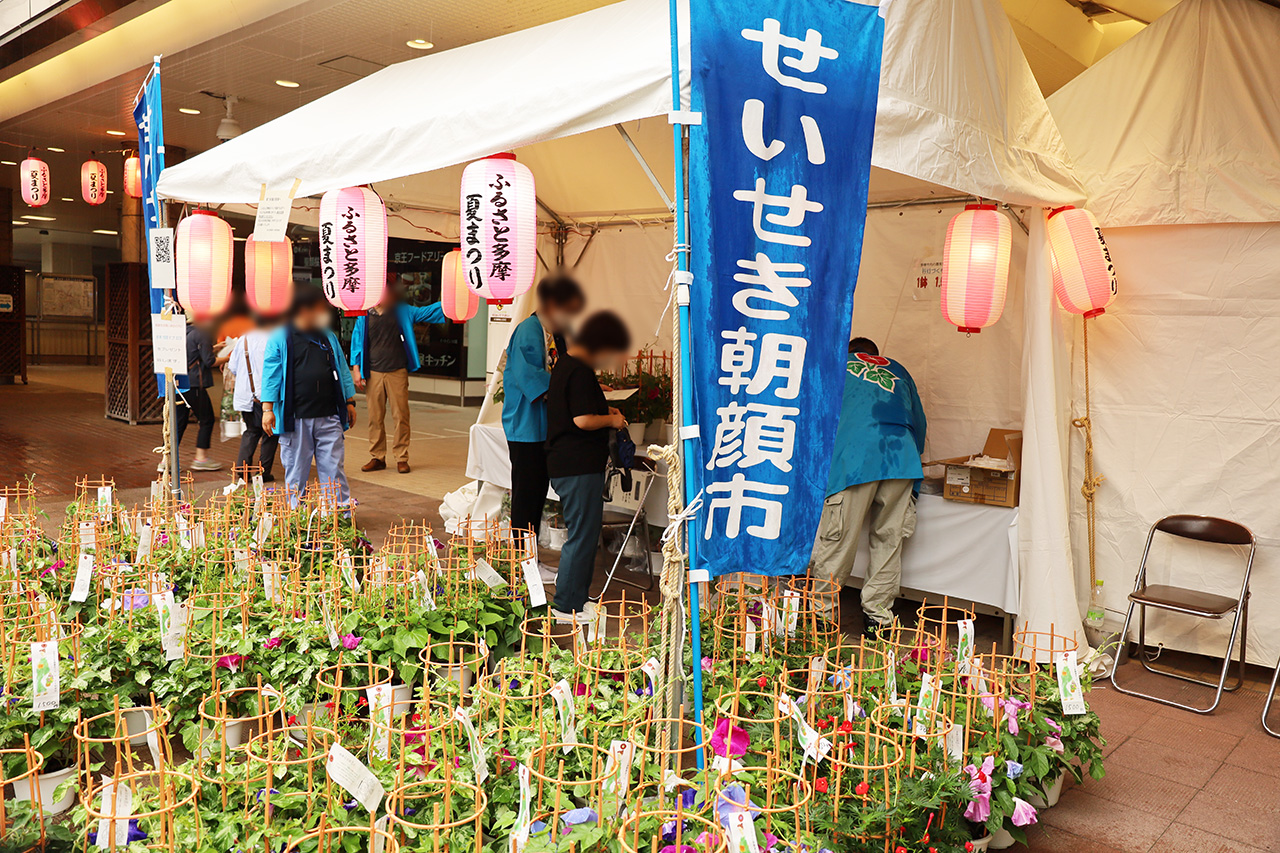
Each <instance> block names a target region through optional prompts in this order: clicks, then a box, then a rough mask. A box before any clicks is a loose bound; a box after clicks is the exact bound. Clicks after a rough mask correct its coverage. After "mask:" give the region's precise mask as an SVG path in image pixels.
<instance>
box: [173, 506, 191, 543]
mask: <svg viewBox="0 0 1280 853" xmlns="http://www.w3.org/2000/svg"><path fill="white" fill-rule="evenodd" d="M173 521H174V523H175V524H176V525H177V526H178V544H179V545H181V546H182V547H183V549H184V550H186V551H190V550H191V522H190V521H188V520H187V517H186V516H185V515H183V514H182V513H178V514H177V515H175V516H174V517H173Z"/></svg>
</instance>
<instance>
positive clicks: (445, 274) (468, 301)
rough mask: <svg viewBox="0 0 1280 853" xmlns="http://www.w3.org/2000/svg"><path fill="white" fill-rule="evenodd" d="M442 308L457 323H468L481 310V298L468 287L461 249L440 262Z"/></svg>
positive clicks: (446, 255) (449, 253) (445, 314)
mask: <svg viewBox="0 0 1280 853" xmlns="http://www.w3.org/2000/svg"><path fill="white" fill-rule="evenodd" d="M440 308H441V309H442V310H443V311H444V316H446V317H448V318H449V319H450V320H452V321H453V322H455V323H465V322H467V321H468V320H470V319H471V318H472V317H474V316H476V311H478V310H479V309H480V297H478V296H476V295H475V294H474V293H472V292H471V288H469V287H467V279H466V276H465V275H464V273H463V262H462V250H461V249H454V250H453V251H451V252H448V253H446V254H445V256H444V260H443V261H441V262H440Z"/></svg>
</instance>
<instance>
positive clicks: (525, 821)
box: [508, 764, 533, 853]
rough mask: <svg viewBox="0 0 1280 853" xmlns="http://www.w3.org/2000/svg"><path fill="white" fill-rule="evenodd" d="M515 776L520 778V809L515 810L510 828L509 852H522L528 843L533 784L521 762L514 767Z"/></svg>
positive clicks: (527, 769) (526, 768) (527, 770)
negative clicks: (514, 816) (514, 820)
mask: <svg viewBox="0 0 1280 853" xmlns="http://www.w3.org/2000/svg"><path fill="white" fill-rule="evenodd" d="M516 778H518V779H519V780H520V810H519V811H518V812H516V823H515V826H513V827H512V828H511V842H510V845H509V848H508V849H509V850H510V853H522V851H523V850H524V846H525V845H526V844H528V843H529V825H530V824H531V823H532V822H533V821H532V815H531V814H530V811H531V809H530V805H529V804H530V801H531V800H532V799H533V785H532V780H531V777H530V774H529V768H528V767H526V766H525V765H523V764H521V765H520V766H519V767H517V768H516Z"/></svg>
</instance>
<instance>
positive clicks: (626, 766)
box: [604, 740, 670, 812]
mask: <svg viewBox="0 0 1280 853" xmlns="http://www.w3.org/2000/svg"><path fill="white" fill-rule="evenodd" d="M635 757H636V745H635V744H634V743H632V742H631V741H629V740H615V741H613V742H612V743H610V744H609V758H608V760H607V761H606V762H605V765H604V792H605V793H606V794H609V795H611V796H613V797H616V798H617V802H618V809H617V811H618V812H621V811H622V807H623V805H624V803H623V801H624V800H625V799H626V796H627V791H628V790H629V789H630V788H631V762H632V761H634V760H635ZM668 790H670V789H669V788H668Z"/></svg>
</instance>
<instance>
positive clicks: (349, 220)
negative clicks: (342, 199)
mask: <svg viewBox="0 0 1280 853" xmlns="http://www.w3.org/2000/svg"><path fill="white" fill-rule="evenodd" d="M340 215H341V217H342V289H343V290H345V291H347V292H348V293H355V292H357V291H358V290H359V289H360V248H361V247H360V226H358V225H356V220H357V219H359V218H360V214H359V213H357V212H356V209H355V207H353V206H352V205H347V209H346V210H345V211H343V212H342V213H341V214H340Z"/></svg>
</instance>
